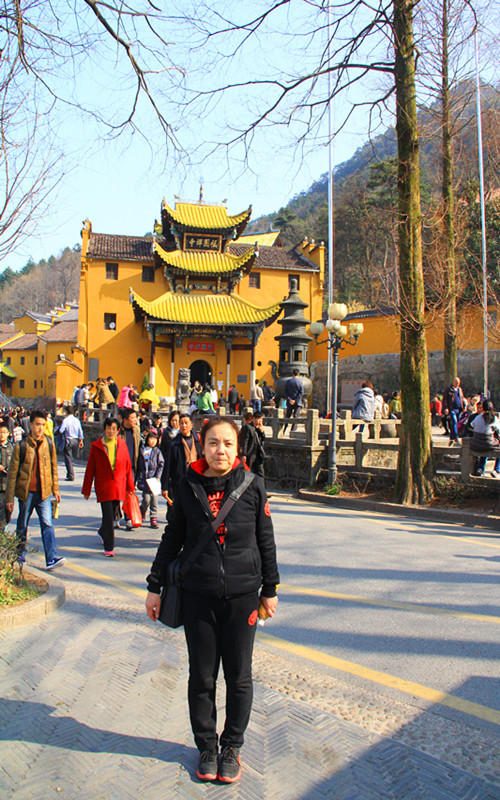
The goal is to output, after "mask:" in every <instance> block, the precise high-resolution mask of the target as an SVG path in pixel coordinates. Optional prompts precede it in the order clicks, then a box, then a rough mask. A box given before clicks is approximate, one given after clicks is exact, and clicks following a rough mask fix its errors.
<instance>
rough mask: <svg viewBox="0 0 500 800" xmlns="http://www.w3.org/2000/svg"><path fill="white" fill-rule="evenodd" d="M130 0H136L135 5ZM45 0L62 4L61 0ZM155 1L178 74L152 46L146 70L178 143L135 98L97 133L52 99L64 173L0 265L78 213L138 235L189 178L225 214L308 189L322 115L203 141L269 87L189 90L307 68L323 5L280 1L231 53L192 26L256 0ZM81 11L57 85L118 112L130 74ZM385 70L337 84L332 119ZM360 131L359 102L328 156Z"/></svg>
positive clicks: (340, 152)
mask: <svg viewBox="0 0 500 800" xmlns="http://www.w3.org/2000/svg"><path fill="white" fill-rule="evenodd" d="M141 1H142V0H137V4H140V2H141ZM54 2H55V4H56V5H59V6H64V7H65V8H66V11H67V8H68V6H67V5H66V2H65V0H54ZM163 5H164V7H165V8H167V9H168V10H169V13H172V14H173V13H174V10H176V11H177V16H176V17H175V19H174V20H173V21H171V22H170V25H167V26H166V28H167V29H168V39H169V42H168V48H167V50H166V52H167V54H168V56H169V58H171V63H173V64H180V65H182V68H183V69H185V71H186V77H185V78H184V77H183V76H181V74H180V73H179V71H177V70H175V69H174V70H172V69H170V67H169V65H167V64H166V63H165V61H164V60H163V59H162V58H160V57H159V55H158V54H157V53H156V52H155V54H154V56H153V58H156V61H157V62H159V63H160V64H161V66H162V67H167V68H166V70H165V71H163V72H160V73H159V74H158V75H154V74H152V75H151V76H150V81H151V86H152V88H153V90H154V91H155V93H157V97H158V98H159V100H160V102H161V105H162V108H164V109H165V113H166V116H167V118H168V120H169V121H170V122H172V125H173V128H174V130H175V134H176V136H177V137H178V138H179V139H180V141H181V142H182V144H183V145H184V148H185V151H184V153H182V154H181V155H179V154H176V153H174V152H172V150H170V151H169V152H167V151H166V148H165V145H164V140H163V139H162V137H161V135H160V134H159V131H158V128H157V126H156V125H155V120H154V117H153V115H152V113H151V109H150V106H149V105H148V103H147V102H145V101H144V100H143V101H142V102H140V103H139V110H138V116H137V121H138V123H139V130H138V131H135V132H128V133H127V132H125V133H124V134H123V135H122V136H121V137H119V138H116V139H111V140H109V139H108V140H106V139H105V138H104V137H103V132H104V131H103V128H102V126H100V125H99V124H98V123H97V122H96V120H95V119H93V118H92V117H89V116H82V115H79V114H77V113H76V112H74V111H71V110H70V108H68V106H58V107H57V108H56V110H55V112H54V117H53V119H55V120H56V124H57V131H58V133H57V146H58V147H59V148H60V153H61V160H60V164H61V170H64V175H63V177H62V179H61V182H60V184H59V187H58V189H57V192H56V193H54V195H52V197H51V200H50V203H49V207H48V210H47V212H46V213H45V215H44V216H43V218H42V219H41V220H40V221H39V222H38V224H37V226H36V230H35V232H34V233H33V235H31V236H30V238H29V240H28V241H27V242H24V243H23V244H22V246H20V247H19V248H18V249H17V250H16V251H15V252H13V253H11V254H10V255H9V256H8V257H7V258H6V259H5V261H4V262H3V263H2V262H0V269H4V268H5V267H7V266H10V267H12V268H13V269H19V268H20V267H22V266H23V265H24V264H25V263H26V261H27V260H28V258H29V257H32V258H33V259H34V260H35V261H38V260H40V259H41V258H47V257H49V256H50V255H53V254H57V253H58V252H59V251H60V250H61V249H62V248H64V247H66V246H73V245H74V244H77V243H79V241H80V230H81V227H82V222H83V220H84V219H86V218H87V217H88V218H89V219H90V220H91V222H92V226H93V230H94V231H97V232H102V233H113V234H130V235H143V234H144V233H146V232H147V231H151V230H152V228H153V224H154V220H155V218H158V217H159V216H160V204H161V201H162V198H163V197H165V198H166V200H167V202H168V203H170V204H173V203H174V202H175V200H174V196H175V195H178V196H179V197H180V198H181V199H187V200H197V198H198V195H199V186H200V182H203V186H204V200H205V201H207V202H220V201H222V200H223V199H227V205H228V210H229V211H230V213H237V212H239V211H240V210H242V209H244V208H246V207H248V206H249V205H250V204H252V206H253V217H254V218H255V217H257V216H259V215H261V214H266V213H270V212H273V211H278V209H279V208H280V207H281V206H283V205H285V204H286V203H287V202H288V200H290V199H291V197H292V196H293V195H294V194H296V193H298V192H300V191H303V190H305V189H307V188H308V186H310V184H311V183H312V182H313V181H314V180H316V179H317V178H319V176H320V175H322V174H323V173H325V172H327V170H328V150H327V146H326V134H327V123H326V119H325V118H323V119H322V120H321V121H320V122H319V123H318V126H317V127H316V129H315V135H314V136H313V137H307V138H306V141H305V144H304V146H302V147H300V146H297V144H296V142H297V138H299V137H300V136H301V135H302V134H303V133H304V131H305V121H304V115H303V114H302V116H301V115H300V114H296V115H295V116H294V118H293V120H292V121H291V122H289V121H288V120H287V118H286V116H284V115H281V116H280V115H279V114H275V115H274V117H273V118H272V120H271V122H270V124H267V125H264V127H263V128H262V130H260V131H258V132H257V133H256V135H255V136H254V137H253V138H252V141H251V148H250V150H249V152H248V153H247V152H245V150H244V147H243V146H242V145H241V144H240V145H236V146H235V147H234V148H232V149H231V150H230V151H227V150H226V149H224V148H223V147H222V148H218V149H214V146H213V143H214V142H221V141H226V140H227V139H228V138H229V139H230V138H231V137H232V136H234V135H235V134H236V133H237V131H238V130H241V129H242V128H244V127H245V125H246V124H247V123H248V121H249V120H250V119H252V118H254V116H255V115H256V114H258V113H259V112H260V111H261V110H262V108H264V107H265V105H266V103H269V102H270V101H272V99H273V98H275V97H276V92H277V90H276V87H275V86H263V85H261V84H258V83H257V85H256V86H255V88H254V87H247V88H234V89H232V90H229V91H228V92H226V93H224V94H221V95H215V96H213V97H209V96H207V99H206V100H204V99H200V98H198V100H196V101H194V100H193V98H195V96H196V92H199V91H200V90H201V91H210V89H212V88H214V87H217V86H221V85H224V84H225V83H238V82H239V81H243V80H246V79H247V78H252V79H254V80H257V81H259V80H261V79H262V78H268V77H269V76H271V77H272V76H276V75H286V76H287V77H288V78H291V77H293V76H295V75H297V74H299V73H301V72H304V71H307V70H308V69H310V68H313V67H314V66H315V65H316V64H317V61H318V54H319V53H321V50H322V48H323V47H324V44H325V41H326V30H325V26H326V14H325V13H324V11H322V10H321V9H320V8H319V6H320V5H321V4H320V2H319V0H317V2H311V1H310V0H308V1H306V0H293V2H291V3H287V4H285V5H284V6H283V7H282V8H280V9H278V11H277V12H276V13H275V14H274V16H273V17H272V20H270V21H269V23H268V24H267V27H265V26H264V27H263V28H262V29H260V31H259V36H258V37H255V36H253V37H250V39H249V40H248V41H247V42H246V44H245V46H244V47H243V48H242V49H241V50H238V51H237V53H236V56H234V57H232V58H229V57H228V54H229V53H231V52H232V49H233V46H234V40H232V39H231V38H230V37H229V36H224V37H221V38H220V37H215V39H209V40H208V42H207V41H206V40H204V37H203V26H204V25H206V27H207V28H208V29H210V26H211V25H213V24H216V23H217V22H218V20H217V19H216V18H214V17H213V15H211V13H210V7H215V8H216V9H220V8H223V10H224V13H225V14H226V16H231V18H232V19H236V20H238V21H239V20H240V19H242V18H243V17H245V19H246V18H247V17H246V16H245V15H247V14H248V13H250V12H251V14H255V15H256V14H257V13H258V11H259V10H262V9H264V8H267V7H269V2H267V0H253V2H252V4H250V5H249V4H243V3H241V0H226V2H225V3H224V4H221V3H220V2H215V0H210V2H208V3H207V2H198V1H197V2H194V0H169V2H168V3H164V4H163ZM195 8H196V12H197V13H198V12H200V8H203V9H208V10H207V11H206V14H205V15H203V14H202V20H203V25H202V26H201V27H200V26H197V27H193V24H192V19H191V17H192V13H194V11H193V10H194V9H195ZM172 9H173V10H172ZM86 13H87V17H85V11H83V12H82V11H81V10H80V11H79V17H78V19H79V24H80V25H81V26H84V25H87V26H88V30H89V31H90V35H91V39H90V40H89V43H88V46H87V47H86V48H85V49H83V50H82V54H81V57H80V58H79V59H77V62H76V63H75V64H71V68H69V69H68V65H67V64H65V66H64V69H63V70H62V72H61V73H60V74H59V76H58V80H59V81H60V84H59V85H60V88H61V89H62V91H63V93H64V92H65V91H66V93H68V91H70V92H71V95H72V100H74V101H76V102H83V103H85V104H86V105H90V106H92V107H93V108H94V109H95V110H96V111H97V112H98V113H99V114H101V113H106V112H107V111H108V110H109V111H110V114H113V115H115V118H116V116H120V117H123V114H124V111H125V110H126V108H127V102H128V101H129V98H130V92H131V91H132V90H133V85H134V80H133V78H131V77H130V71H129V68H128V64H127V62H126V60H125V59H124V58H123V57H122V54H121V52H120V49H119V48H118V49H117V48H115V47H114V46H112V45H110V43H109V42H107V41H105V42H104V44H103V43H102V39H101V41H99V37H100V33H99V29H96V28H95V23H93V22H92V17H89V16H88V11H87V12H86ZM200 13H201V12H200ZM183 14H184V15H185V16H184V17H183ZM68 19H69V17H68ZM68 24H70V23H68ZM379 47H381V50H380V52H381V53H383V54H384V55H385V56H387V43H386V42H385V43H382V45H380V43H379ZM152 49H154V47H153V48H152ZM373 54H374V53H373V50H372V51H371V52H370V53H366V55H367V57H368V56H370V57H373ZM145 57H146V56H145ZM387 81H388V79H387V78H386V77H383V76H382V77H380V76H375V77H371V76H370V77H368V78H367V79H365V80H364V81H363V83H362V84H360V85H358V86H357V87H356V88H355V89H354V90H351V91H350V92H345V93H344V94H343V95H342V99H341V100H337V101H336V102H335V106H334V127H336V124H337V122H338V121H339V120H341V119H342V118H344V116H345V115H346V114H347V113H348V112H349V111H350V110H351V109H352V107H353V103H356V102H359V101H360V100H364V99H366V98H370V97H374V96H376V95H378V94H380V93H383V91H384V89H385V88H386V86H387ZM384 82H385V83H384ZM68 87H71V89H70V90H69V88H68ZM316 89H317V93H318V95H321V96H324V93H325V90H326V78H322V79H320V80H319V81H318V86H317V87H316ZM389 111H390V108H389ZM391 122H392V119H391V117H390V114H389V113H386V114H385V116H384V119H383V120H379V121H378V125H379V127H378V129H377V128H375V129H374V132H375V133H376V132H379V131H380V130H381V129H382V128H383V127H384V126H385V124H388V123H389V124H390V123H391ZM367 131H368V119H367V114H366V110H364V109H363V110H360V111H359V112H357V113H355V114H354V115H353V116H352V117H350V119H349V122H348V124H347V126H346V127H345V129H344V130H342V131H341V132H340V133H339V134H338V135H337V136H336V138H335V144H334V163H336V164H339V163H341V162H342V161H344V160H346V159H347V158H349V157H350V156H351V155H352V154H353V153H354V151H355V150H356V149H357V148H358V147H359V146H361V145H362V144H363V142H364V141H366V139H367ZM247 155H248V159H247V158H246V157H245V156H247Z"/></svg>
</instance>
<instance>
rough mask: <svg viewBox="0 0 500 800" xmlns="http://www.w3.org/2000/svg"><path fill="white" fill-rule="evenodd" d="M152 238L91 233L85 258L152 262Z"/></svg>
mask: <svg viewBox="0 0 500 800" xmlns="http://www.w3.org/2000/svg"><path fill="white" fill-rule="evenodd" d="M152 241H153V240H152V238H150V237H145V236H114V235H113V234H108V233H91V234H90V240H89V247H88V250H87V258H99V259H105V260H111V261H149V262H152V261H153V255H152V252H151V245H152Z"/></svg>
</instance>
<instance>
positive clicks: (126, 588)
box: [65, 561, 147, 597]
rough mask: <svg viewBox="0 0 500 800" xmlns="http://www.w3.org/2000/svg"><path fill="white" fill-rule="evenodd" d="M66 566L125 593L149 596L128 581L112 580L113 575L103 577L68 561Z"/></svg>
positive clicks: (99, 573)
mask: <svg viewBox="0 0 500 800" xmlns="http://www.w3.org/2000/svg"><path fill="white" fill-rule="evenodd" d="M65 566H66V567H67V568H68V569H72V570H73V572H79V573H80V575H85V576H86V577H87V578H95V580H97V581H101V583H109V584H111V586H116V587H117V588H118V589H123V591H125V592H130V593H131V594H136V595H137V596H138V597H146V595H147V592H146V589H138V588H137V586H133V584H131V583H127V581H121V580H119V579H118V578H112V577H111V575H103V574H102V573H101V572H95V571H94V570H93V569H87V567H81V566H80V565H79V564H72V563H71V562H68V561H66V564H65Z"/></svg>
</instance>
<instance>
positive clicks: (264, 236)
mask: <svg viewBox="0 0 500 800" xmlns="http://www.w3.org/2000/svg"><path fill="white" fill-rule="evenodd" d="M280 233H281V231H269V233H244V234H243V235H242V236H239V237H238V238H237V239H235V244H246V243H247V242H248V244H255V243H256V242H257V244H260V246H261V247H272V246H273V245H274V243H275V241H276V239H277V238H278V236H279V235H280Z"/></svg>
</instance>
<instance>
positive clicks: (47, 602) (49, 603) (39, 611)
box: [0, 565, 66, 631]
mask: <svg viewBox="0 0 500 800" xmlns="http://www.w3.org/2000/svg"><path fill="white" fill-rule="evenodd" d="M26 572H27V573H29V574H30V575H31V574H33V575H36V576H37V577H38V578H43V579H44V580H45V581H47V583H48V584H49V588H48V589H47V591H46V592H44V594H42V595H40V596H39V597H35V598H34V600H28V602H27V603H22V604H21V605H20V606H14V607H13V608H6V609H4V610H3V611H0V631H1V630H7V629H8V628H17V626H18V625H27V624H28V623H30V622H37V621H38V620H40V619H42V618H43V617H45V616H47V614H51V613H52V612H53V611H57V609H58V608H60V607H61V606H62V605H63V603H64V601H65V600H66V586H65V584H64V582H63V581H62V580H61V579H60V578H56V576H55V575H51V574H50V572H42V571H41V570H39V569H36V568H35V567H32V566H31V565H30V566H29V567H28V569H27V570H26Z"/></svg>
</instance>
